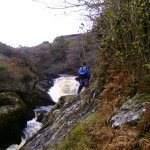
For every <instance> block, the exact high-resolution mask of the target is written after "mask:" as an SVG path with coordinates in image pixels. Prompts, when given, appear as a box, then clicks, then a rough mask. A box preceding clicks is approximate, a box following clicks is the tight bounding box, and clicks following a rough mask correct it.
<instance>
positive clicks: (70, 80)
mask: <svg viewBox="0 0 150 150" xmlns="http://www.w3.org/2000/svg"><path fill="white" fill-rule="evenodd" d="M78 87H79V82H78V81H76V80H75V77H74V76H66V75H65V76H63V75H62V76H61V77H60V78H57V79H55V80H54V86H53V87H51V88H50V89H49V91H48V94H49V95H50V96H51V98H52V100H53V101H54V102H58V101H59V98H60V97H61V96H65V95H76V94H77V90H78ZM51 108H52V106H41V107H37V108H36V109H34V112H35V118H33V119H32V120H29V121H28V122H27V127H26V128H25V129H23V136H22V142H21V143H20V144H19V145H17V144H13V145H11V146H9V147H8V148H7V150H19V149H20V148H21V147H22V146H23V145H24V144H25V142H26V141H27V140H28V139H29V138H30V137H32V136H33V135H34V134H35V133H37V131H38V130H40V128H41V127H42V123H40V122H38V121H37V115H39V113H43V112H44V114H46V113H47V112H49V111H50V109H51Z"/></svg>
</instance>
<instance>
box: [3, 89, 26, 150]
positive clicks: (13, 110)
mask: <svg viewBox="0 0 150 150" xmlns="http://www.w3.org/2000/svg"><path fill="white" fill-rule="evenodd" d="M26 110H27V108H26V105H25V104H24V103H23V101H22V100H21V99H20V97H19V96H18V95H17V94H16V93H13V92H5V93H0V149H4V148H6V147H8V146H9V145H11V144H13V143H18V144H19V143H20V141H21V136H20V135H21V132H22V129H23V128H24V127H25V126H26V121H27V117H26Z"/></svg>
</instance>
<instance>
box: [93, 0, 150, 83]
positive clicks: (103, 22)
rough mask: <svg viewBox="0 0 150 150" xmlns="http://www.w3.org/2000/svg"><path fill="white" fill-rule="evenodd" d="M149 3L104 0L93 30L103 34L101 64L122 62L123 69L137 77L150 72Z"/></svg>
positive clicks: (140, 0)
mask: <svg viewBox="0 0 150 150" xmlns="http://www.w3.org/2000/svg"><path fill="white" fill-rule="evenodd" d="M149 6H150V1H148V0H146V1H143V0H138V1H135V0H131V1H122V0H115V1H114V0H108V1H105V4H104V5H103V7H102V10H101V12H100V13H99V15H97V16H95V20H94V26H93V32H94V34H96V35H101V36H98V38H99V39H100V55H99V58H98V61H99V62H100V64H102V63H106V62H108V63H109V64H112V65H118V64H119V67H120V69H122V70H124V71H126V72H128V73H130V74H134V75H135V76H136V79H137V80H141V79H142V78H143V77H144V76H147V75H148V74H149V73H150V71H149V62H150V51H149V50H150V43H149V41H150V30H149V29H150V21H149V20H150V7H149ZM93 9H94V8H93ZM95 9H96V8H95ZM143 66H144V67H143Z"/></svg>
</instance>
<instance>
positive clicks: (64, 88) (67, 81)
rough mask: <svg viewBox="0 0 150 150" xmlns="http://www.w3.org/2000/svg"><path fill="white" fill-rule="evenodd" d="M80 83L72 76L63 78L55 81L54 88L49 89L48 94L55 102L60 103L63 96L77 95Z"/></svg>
mask: <svg viewBox="0 0 150 150" xmlns="http://www.w3.org/2000/svg"><path fill="white" fill-rule="evenodd" d="M78 87H79V82H78V81H76V80H75V77H72V76H67V77H66V76H62V77H60V78H57V79H56V80H54V86H53V87H52V88H50V89H49V91H48V93H49V95H50V96H51V98H52V99H53V101H54V102H58V100H59V98H60V97H61V96H65V95H76V94H77V90H78Z"/></svg>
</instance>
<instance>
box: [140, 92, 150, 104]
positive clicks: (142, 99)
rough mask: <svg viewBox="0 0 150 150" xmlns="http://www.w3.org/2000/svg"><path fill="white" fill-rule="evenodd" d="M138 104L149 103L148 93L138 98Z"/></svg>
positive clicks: (149, 96)
mask: <svg viewBox="0 0 150 150" xmlns="http://www.w3.org/2000/svg"><path fill="white" fill-rule="evenodd" d="M138 100H139V101H140V102H142V103H143V102H150V93H143V94H141V95H140V96H139V97H138Z"/></svg>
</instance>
